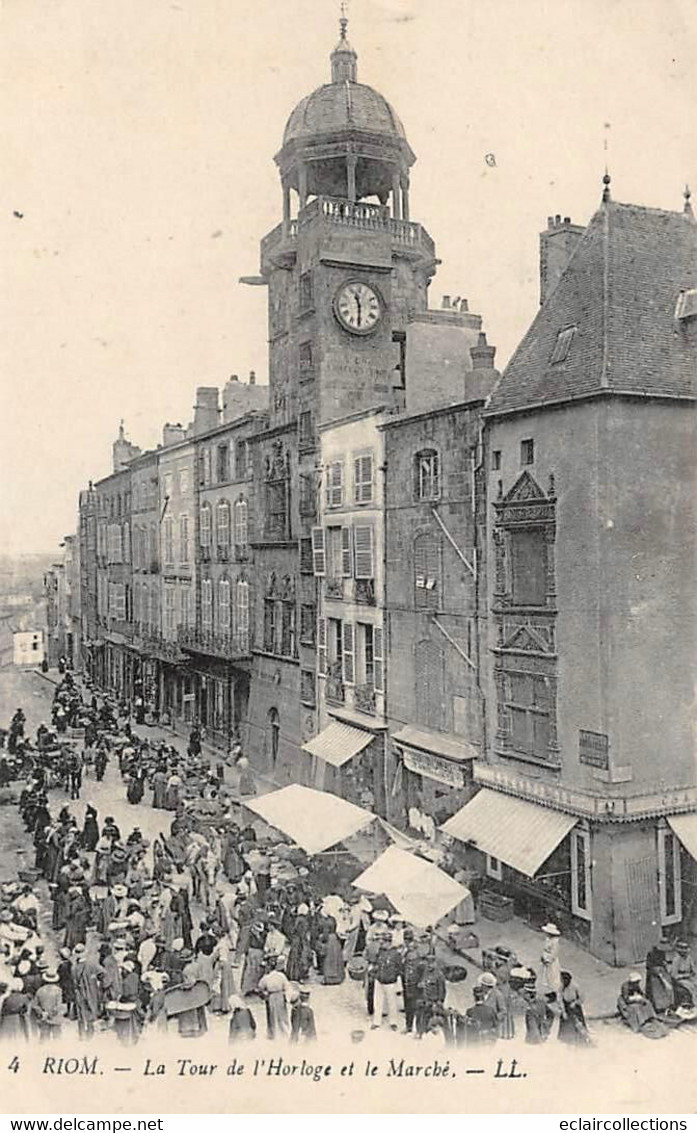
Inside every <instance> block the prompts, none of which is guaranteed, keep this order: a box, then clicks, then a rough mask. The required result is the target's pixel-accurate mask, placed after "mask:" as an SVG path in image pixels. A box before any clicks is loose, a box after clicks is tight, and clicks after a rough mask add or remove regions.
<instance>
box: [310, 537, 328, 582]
mask: <svg viewBox="0 0 697 1133" xmlns="http://www.w3.org/2000/svg"><path fill="white" fill-rule="evenodd" d="M324 539H325V536H324V528H323V527H313V528H312V570H313V573H314V575H315V577H316V578H323V577H324V575H325V574H326V573H327V554H326V550H325V541H324Z"/></svg>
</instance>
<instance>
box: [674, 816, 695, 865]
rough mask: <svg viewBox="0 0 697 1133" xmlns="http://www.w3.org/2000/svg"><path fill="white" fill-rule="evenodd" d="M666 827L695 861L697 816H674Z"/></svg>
mask: <svg viewBox="0 0 697 1133" xmlns="http://www.w3.org/2000/svg"><path fill="white" fill-rule="evenodd" d="M668 825H669V826H670V828H671V830H672V831H673V833H674V834H677V836H678V838H679V839H680V841H681V842H682V844H683V846H684V847H685V849H686V850H687V852H688V854H690V855H691V856H692V857H693V858H695V859H697V814H674V815H673V816H672V818H669V819H668Z"/></svg>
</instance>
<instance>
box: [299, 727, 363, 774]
mask: <svg viewBox="0 0 697 1133" xmlns="http://www.w3.org/2000/svg"><path fill="white" fill-rule="evenodd" d="M374 738H375V737H374V736H373V733H372V732H364V731H363V729H362V728H352V727H351V725H350V724H343V723H342V722H341V721H340V720H332V722H331V724H328V725H327V727H326V728H324V729H323V730H322V731H321V732H320V733H319V735H318V736H314V737H313V739H311V740H308V741H307V743H306V744H303V751H306V752H307V753H308V755H314V756H316V757H317V758H318V759H323V760H324V762H325V763H330V764H331V765H332V767H343V766H344V764H345V763H348V761H349V759H354V758H355V756H357V755H360V753H361V752H362V751H363V750H364V749H365V748H367V746H368V744H369V743H370V741H371V740H373V739H374Z"/></svg>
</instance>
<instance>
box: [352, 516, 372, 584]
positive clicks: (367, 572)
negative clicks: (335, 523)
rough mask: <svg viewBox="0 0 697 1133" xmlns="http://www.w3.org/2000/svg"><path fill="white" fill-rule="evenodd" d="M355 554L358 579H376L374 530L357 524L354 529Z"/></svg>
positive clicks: (368, 526) (368, 525)
mask: <svg viewBox="0 0 697 1133" xmlns="http://www.w3.org/2000/svg"><path fill="white" fill-rule="evenodd" d="M353 552H354V563H355V575H356V578H374V577H375V570H374V565H373V528H372V526H371V525H370V524H357V525H356V526H355V527H354V529H353Z"/></svg>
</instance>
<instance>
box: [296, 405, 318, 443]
mask: <svg viewBox="0 0 697 1133" xmlns="http://www.w3.org/2000/svg"><path fill="white" fill-rule="evenodd" d="M314 439H315V438H314V430H313V425H312V413H311V412H310V411H309V409H306V410H303V412H302V413H301V414H300V416H299V418H298V444H299V445H300V446H301V447H302V448H308V447H309V446H310V445H312V444H314Z"/></svg>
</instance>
